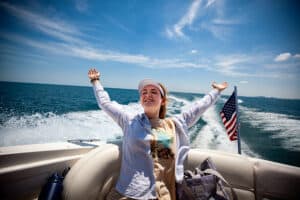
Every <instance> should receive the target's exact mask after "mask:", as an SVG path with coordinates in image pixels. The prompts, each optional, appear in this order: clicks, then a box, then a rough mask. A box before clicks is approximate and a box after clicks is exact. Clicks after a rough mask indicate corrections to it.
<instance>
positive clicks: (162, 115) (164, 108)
mask: <svg viewBox="0 0 300 200" xmlns="http://www.w3.org/2000/svg"><path fill="white" fill-rule="evenodd" d="M158 84H159V85H160V87H161V88H162V89H163V91H164V96H162V99H163V101H164V102H165V103H164V105H161V106H160V109H159V118H160V119H164V118H165V117H166V114H167V102H168V99H167V89H166V88H165V86H164V85H163V84H161V83H158Z"/></svg>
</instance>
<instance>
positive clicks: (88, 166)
mask: <svg viewBox="0 0 300 200" xmlns="http://www.w3.org/2000/svg"><path fill="white" fill-rule="evenodd" d="M120 149H121V146H120V145H113V144H106V145H103V146H100V147H98V148H95V149H93V150H92V151H90V152H89V153H87V154H86V155H85V156H84V157H83V158H81V159H80V160H79V161H77V162H76V163H75V164H74V165H73V166H72V168H71V170H70V171H69V173H68V174H67V176H66V178H65V180H64V190H63V197H64V199H71V200H81V199H87V200H94V199H99V200H104V199H105V197H106V195H107V194H108V192H109V191H110V189H111V188H112V187H113V186H114V185H115V183H116V180H117V178H118V176H119V171H120V164H121V151H120ZM207 157H210V158H211V159H212V161H213V162H214V163H215V165H216V168H217V170H218V171H219V172H220V173H221V174H222V175H223V176H224V178H225V179H226V180H227V181H228V182H229V183H230V184H231V185H232V186H233V188H234V190H235V193H236V194H237V197H238V199H239V200H275V199H276V200H280V199H281V200H293V199H295V200H296V199H297V200H298V199H300V198H299V197H300V190H299V189H298V187H299V186H300V168H298V167H292V166H288V165H282V164H279V163H274V162H269V161H265V160H261V159H255V158H249V157H246V156H241V155H238V154H231V153H224V152H220V151H212V150H203V149H192V150H190V151H189V154H188V156H187V159H186V160H185V169H193V168H194V167H196V166H198V165H199V164H200V163H202V162H203V161H204V160H205V159H206V158H207ZM228 191H229V190H228Z"/></svg>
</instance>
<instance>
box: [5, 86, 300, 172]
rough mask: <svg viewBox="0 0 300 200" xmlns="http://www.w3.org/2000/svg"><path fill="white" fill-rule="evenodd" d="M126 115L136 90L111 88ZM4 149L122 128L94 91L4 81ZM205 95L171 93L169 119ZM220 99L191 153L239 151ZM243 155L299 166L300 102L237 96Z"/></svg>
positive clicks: (134, 108)
mask: <svg viewBox="0 0 300 200" xmlns="http://www.w3.org/2000/svg"><path fill="white" fill-rule="evenodd" d="M107 91H108V92H109V94H110V97H111V99H112V100H114V101H117V102H119V103H120V104H122V105H124V106H123V109H124V110H125V111H127V112H136V113H137V112H142V108H141V106H140V105H139V103H138V98H139V96H138V92H137V90H127V89H112V88H108V89H107ZM0 96H1V97H0V111H1V112H0V138H1V140H0V146H12V145H23V144H33V143H48V142H61V141H66V140H68V139H78V138H86V139H92V138H98V139H101V140H110V139H114V138H118V137H120V136H121V135H122V132H121V129H120V128H119V127H118V126H117V125H116V124H115V123H114V122H113V121H112V120H111V119H110V118H109V117H108V116H107V115H106V114H105V113H104V112H103V111H102V110H100V109H99V108H98V105H97V103H96V99H95V97H94V94H93V90H92V88H91V87H81V86H62V85H47V84H30V83H11V82H0ZM202 96H203V95H202V94H192V93H178V92H176V93H175V92H174V93H170V94H169V103H168V115H169V116H170V115H173V114H178V113H180V112H181V111H182V110H183V109H186V108H188V107H189V105H190V104H191V103H192V102H193V101H194V100H197V99H199V98H201V97H202ZM227 98H228V97H227V96H222V97H221V98H220V99H219V100H218V102H217V103H216V105H215V106H213V107H211V108H210V109H209V110H207V112H205V113H204V114H203V116H202V118H201V119H200V120H199V121H198V123H196V124H195V125H194V126H193V127H192V128H191V129H190V131H189V133H190V139H191V146H192V147H193V148H208V149H217V150H220V151H227V152H237V143H236V142H230V141H229V139H228V137H227V135H226V133H225V130H224V128H223V125H222V123H221V119H220V116H219V114H218V113H219V112H220V110H221V107H222V106H223V104H224V102H225V101H226V99H227ZM238 99H239V111H240V130H241V143H242V153H243V154H246V155H249V156H253V157H258V158H262V159H267V160H271V161H276V162H281V163H286V164H291V165H295V166H299V167H300V100H288V99H276V98H265V97H238Z"/></svg>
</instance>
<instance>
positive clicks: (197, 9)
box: [165, 0, 243, 41]
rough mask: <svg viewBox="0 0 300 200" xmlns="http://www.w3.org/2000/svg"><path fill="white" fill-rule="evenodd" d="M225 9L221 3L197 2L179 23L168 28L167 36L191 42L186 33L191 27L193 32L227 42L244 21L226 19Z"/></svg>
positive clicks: (212, 0) (210, 0) (213, 0)
mask: <svg viewBox="0 0 300 200" xmlns="http://www.w3.org/2000/svg"><path fill="white" fill-rule="evenodd" d="M223 7H224V4H223V3H222V2H221V1H216V0H206V1H203V2H202V1H201V0H195V1H194V2H193V3H192V4H191V6H190V7H189V9H188V11H187V13H185V14H184V15H183V17H182V18H180V20H179V21H178V22H177V23H175V24H174V25H172V26H168V27H167V28H166V30H165V33H166V36H167V37H168V38H169V39H185V40H186V39H188V40H189V39H190V38H189V36H188V35H187V34H186V33H185V32H184V30H185V29H186V27H189V28H190V29H189V30H192V31H197V32H200V31H208V32H209V33H211V34H212V36H214V38H217V39H219V40H222V41H225V40H226V39H228V38H229V37H230V36H231V35H232V32H233V27H234V26H236V25H240V24H242V23H243V21H242V20H241V19H239V18H237V17H235V18H232V17H231V18H227V17H225V14H224V11H223V10H224V8H223ZM209 9H211V10H209ZM209 11H212V12H209ZM199 13H201V14H199ZM230 15H232V14H230ZM196 19H197V20H196Z"/></svg>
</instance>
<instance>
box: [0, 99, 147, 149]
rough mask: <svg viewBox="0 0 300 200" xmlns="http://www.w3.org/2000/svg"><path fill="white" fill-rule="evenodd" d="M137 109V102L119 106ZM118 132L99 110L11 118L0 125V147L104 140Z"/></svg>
mask: <svg viewBox="0 0 300 200" xmlns="http://www.w3.org/2000/svg"><path fill="white" fill-rule="evenodd" d="M123 109H124V110H126V111H128V112H131V113H133V112H141V109H142V108H141V107H140V106H139V104H138V103H132V104H129V105H126V106H123ZM121 135H122V130H121V129H120V127H119V126H118V125H117V124H116V123H115V122H114V121H113V120H112V119H111V118H110V117H109V116H108V115H107V114H106V113H104V111H102V110H96V111H85V112H70V113H66V114H62V115H56V114H54V113H46V114H40V113H36V114H33V115H25V116H22V117H12V118H10V119H9V120H8V121H6V122H5V123H4V124H3V125H2V126H1V127H0V136H1V141H0V146H12V145H20V144H35V143H48V142H59V141H66V140H68V139H78V138H80V139H92V138H93V139H94V138H97V139H101V140H107V139H112V138H115V137H117V136H121Z"/></svg>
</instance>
